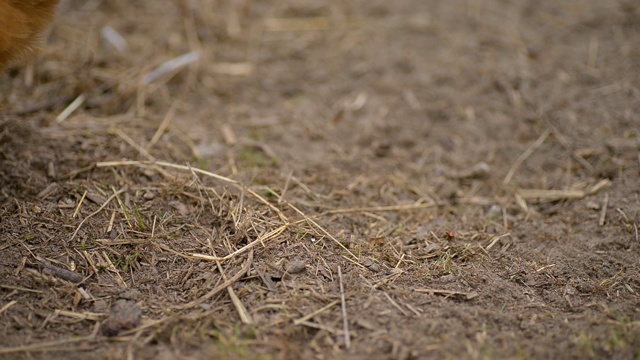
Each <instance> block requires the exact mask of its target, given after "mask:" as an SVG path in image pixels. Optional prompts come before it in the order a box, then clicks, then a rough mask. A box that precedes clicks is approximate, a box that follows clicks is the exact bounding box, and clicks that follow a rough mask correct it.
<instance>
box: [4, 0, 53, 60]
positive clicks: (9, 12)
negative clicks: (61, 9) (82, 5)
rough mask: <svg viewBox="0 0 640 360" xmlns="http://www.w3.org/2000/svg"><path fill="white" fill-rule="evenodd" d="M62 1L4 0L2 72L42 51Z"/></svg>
mask: <svg viewBox="0 0 640 360" xmlns="http://www.w3.org/2000/svg"><path fill="white" fill-rule="evenodd" d="M58 1H59V0H0V71H2V70H4V69H5V68H6V67H8V66H9V65H11V64H12V63H13V62H14V61H16V60H18V59H21V58H25V57H26V56H28V55H29V54H32V53H33V52H34V50H36V49H37V48H38V45H39V42H40V34H41V33H42V31H43V30H44V29H46V27H47V26H48V25H49V24H50V23H51V21H53V17H54V15H55V11H56V5H57V4H58Z"/></svg>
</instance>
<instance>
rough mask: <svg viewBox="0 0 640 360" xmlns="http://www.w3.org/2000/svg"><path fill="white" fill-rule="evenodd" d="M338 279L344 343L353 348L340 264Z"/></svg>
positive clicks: (348, 347)
mask: <svg viewBox="0 0 640 360" xmlns="http://www.w3.org/2000/svg"><path fill="white" fill-rule="evenodd" d="M338 280H339V282H340V307H341V308H342V328H343V329H344V345H345V347H346V348H347V350H349V349H350V348H351V334H350V333H349V319H348V317H347V300H346V297H345V295H344V283H343V282H342V270H341V268H340V266H338Z"/></svg>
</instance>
